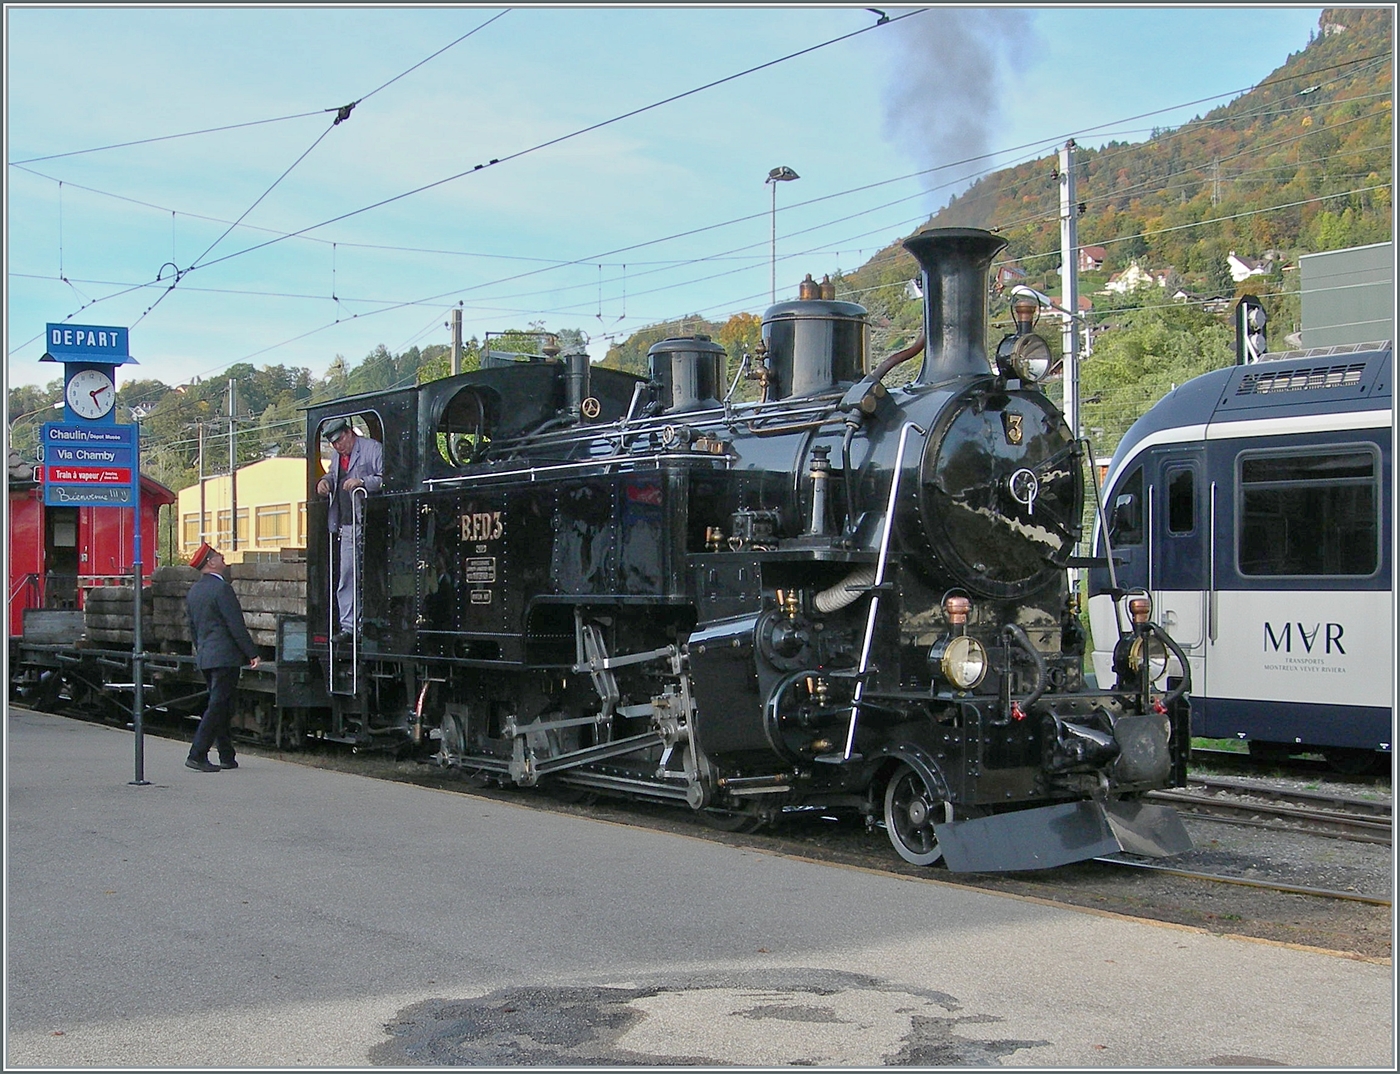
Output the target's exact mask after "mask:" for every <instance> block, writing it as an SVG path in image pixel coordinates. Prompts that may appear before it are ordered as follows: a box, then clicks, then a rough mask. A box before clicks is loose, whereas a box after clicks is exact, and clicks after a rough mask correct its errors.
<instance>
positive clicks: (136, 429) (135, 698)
mask: <svg viewBox="0 0 1400 1074" xmlns="http://www.w3.org/2000/svg"><path fill="white" fill-rule="evenodd" d="M131 445H132V448H131V451H132V454H131V512H132V518H133V519H135V521H136V532H135V533H134V534H132V544H131V552H132V556H131V580H132V587H131V684H132V695H131V726H132V730H133V731H134V732H135V737H136V778H135V779H133V780H132V781H131V785H132V786H133V787H148V786H150V781H149V780H148V779H146V739H145V730H144V728H143V727H142V725H141V721H142V716H143V714H144V710H145V701H146V697H145V688H144V683H143V682H142V679H143V675H142V672H143V671H144V670H145V663H146V647H145V644H144V642H143V641H142V639H141V604H142V601H141V581H142V577H141V576H142V569H141V427H140V426H139V425H133V426H132V441H131Z"/></svg>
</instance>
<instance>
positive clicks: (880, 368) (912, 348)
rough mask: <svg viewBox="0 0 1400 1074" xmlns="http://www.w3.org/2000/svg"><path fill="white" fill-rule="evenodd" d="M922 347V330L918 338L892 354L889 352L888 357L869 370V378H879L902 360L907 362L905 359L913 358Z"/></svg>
mask: <svg viewBox="0 0 1400 1074" xmlns="http://www.w3.org/2000/svg"><path fill="white" fill-rule="evenodd" d="M923 349H924V334H923V333H922V332H920V333H919V338H918V339H916V340H914V342H913V343H911V344H909V346H907V347H905V348H904V349H903V350H902V351H895V352H894V353H893V354H891V355H890V356H889V357H888V358H886V359H885V360H884V361H883V362H881V363H880V364H879V365H877V366H876V367H875V368H874V370H872V371H871V373H870V379H871V380H880V379H881V378H882V377H883V376H884V375H885V374H886V373H888V372H889V371H890V370H891V369H893V368H894V367H895V366H897V365H899V364H900V363H902V362H907V361H909V359H910V358H913V357H914V356H915V355H916V354H918V353H919V352H920V351H922V350H923Z"/></svg>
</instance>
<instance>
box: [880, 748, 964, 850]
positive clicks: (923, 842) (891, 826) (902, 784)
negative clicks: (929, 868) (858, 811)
mask: <svg viewBox="0 0 1400 1074" xmlns="http://www.w3.org/2000/svg"><path fill="white" fill-rule="evenodd" d="M948 819H949V814H948V803H947V802H945V801H943V800H942V799H941V798H939V797H937V796H935V795H934V794H933V792H932V791H930V790H929V787H928V784H927V783H925V782H924V780H923V777H922V776H920V775H919V773H918V772H916V771H914V769H912V768H910V767H909V766H908V765H907V764H902V765H900V766H899V768H898V769H897V770H896V771H895V774H894V775H893V776H891V777H890V782H889V785H888V786H887V787H886V788H885V831H886V832H888V833H889V837H890V842H891V843H893V844H894V849H895V850H896V851H897V852H898V854H899V856H900V857H901V858H903V859H904V860H905V861H907V862H910V863H911V864H913V865H932V864H933V863H934V862H936V861H938V859H939V858H941V857H943V848H942V847H940V846H939V845H938V837H937V836H936V835H935V834H934V830H933V824H934V821H935V820H937V821H939V822H943V821H946V820H948Z"/></svg>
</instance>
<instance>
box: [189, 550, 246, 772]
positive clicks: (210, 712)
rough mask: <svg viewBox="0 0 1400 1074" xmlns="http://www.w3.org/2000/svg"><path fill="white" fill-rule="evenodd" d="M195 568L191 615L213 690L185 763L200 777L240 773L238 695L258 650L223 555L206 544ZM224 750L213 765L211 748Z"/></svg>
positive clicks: (198, 658)
mask: <svg viewBox="0 0 1400 1074" xmlns="http://www.w3.org/2000/svg"><path fill="white" fill-rule="evenodd" d="M190 566H191V567H193V568H194V569H195V570H197V571H199V580H198V581H196V582H195V583H194V585H192V586H190V591H189V594H188V596H186V597H185V611H186V613H187V614H188V616H189V621H190V638H191V639H192V640H193V641H194V648H195V664H196V665H197V666H198V667H199V670H200V671H202V672H203V673H204V681H205V682H206V683H208V685H209V704H208V705H207V706H205V709H204V715H203V717H201V719H200V721H199V727H198V728H197V729H196V730H195V733H194V744H193V745H192V746H190V755H189V757H188V758H187V759H186V761H185V767H186V768H193V769H194V770H195V771H196V772H217V771H218V770H219V769H221V768H237V767H238V761H237V759H236V758H235V756H234V751H233V734H232V732H231V730H230V725H231V724H232V722H233V692H234V690H235V689H236V688H237V686H238V676H239V674H240V673H241V671H242V668H243V665H244V664H247V665H248V666H249V667H252V668H255V667H257V666H258V647H257V646H256V645H254V644H253V638H252V636H251V635H250V634H249V633H248V625H247V624H246V623H245V622H244V621H243V607H242V605H240V604H239V603H238V595H237V594H236V593H234V591H233V587H232V586H231V585H229V584H228V582H227V581H225V580H224V576H223V569H224V557H223V554H222V553H221V552H219V551H217V550H216V549H214V548H211V547H209V545H208V544H201V545H200V546H199V548H197V549H196V550H195V553H194V555H192V556H191V557H190ZM211 746H217V747H218V749H219V763H218V764H217V765H215V764H211V763H210V762H209V747H211Z"/></svg>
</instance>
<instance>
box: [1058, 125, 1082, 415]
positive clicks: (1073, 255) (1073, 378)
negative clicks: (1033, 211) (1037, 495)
mask: <svg viewBox="0 0 1400 1074" xmlns="http://www.w3.org/2000/svg"><path fill="white" fill-rule="evenodd" d="M1078 212H1079V203H1078V199H1077V198H1076V197H1075V190H1074V139H1073V138H1071V139H1070V140H1069V141H1067V142H1066V143H1065V147H1064V148H1063V149H1061V150H1060V306H1061V308H1062V309H1063V310H1064V313H1063V315H1062V316H1063V317H1064V331H1063V335H1062V337H1061V338H1062V340H1063V343H1064V356H1065V358H1064V386H1065V418H1066V420H1067V421H1068V422H1069V429H1070V432H1071V434H1073V435H1074V436H1075V437H1076V438H1078V436H1079V326H1078V325H1077V324H1076V323H1075V319H1076V318H1077V317H1078V316H1079V219H1078V215H1077V214H1078Z"/></svg>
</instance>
